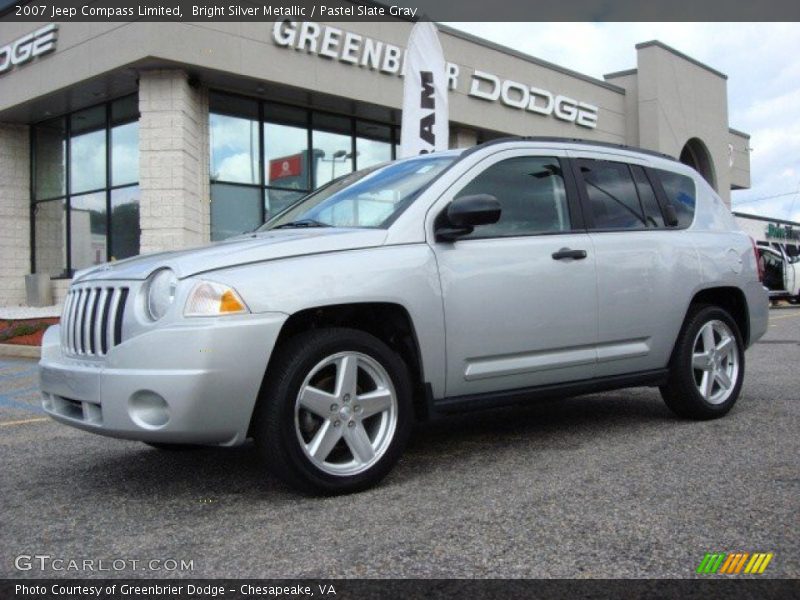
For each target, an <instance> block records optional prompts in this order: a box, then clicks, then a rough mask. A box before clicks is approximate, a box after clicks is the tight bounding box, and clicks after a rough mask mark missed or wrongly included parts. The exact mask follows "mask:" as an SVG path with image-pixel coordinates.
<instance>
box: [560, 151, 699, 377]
mask: <svg viewBox="0 0 800 600" xmlns="http://www.w3.org/2000/svg"><path fill="white" fill-rule="evenodd" d="M571 155H572V156H573V157H574V158H575V160H574V161H573V167H574V170H575V173H576V179H577V182H578V190H579V193H580V196H581V202H582V206H583V214H584V218H585V220H586V225H587V229H588V232H589V235H590V237H591V239H592V246H593V247H594V251H595V257H596V258H595V260H596V269H597V297H598V344H597V361H598V363H597V376H598V377H605V376H613V375H621V374H626V373H638V372H643V371H649V370H653V369H659V368H663V367H665V366H666V365H667V363H668V362H669V356H670V354H671V352H672V347H673V344H674V342H675V339H676V336H677V333H678V330H679V328H680V325H681V323H682V321H683V316H684V315H683V311H684V310H685V306H686V305H685V303H684V302H683V300H682V298H683V296H686V295H690V294H691V290H690V289H685V288H687V286H688V287H691V285H692V283H691V282H692V277H691V272H690V271H689V269H690V268H691V266H692V265H693V264H694V263H695V262H696V260H695V256H694V250H693V247H692V246H691V244H690V243H689V241H688V239H686V232H685V231H683V230H681V229H679V228H674V227H673V228H670V227H667V226H665V220H664V214H663V210H662V206H661V204H660V202H659V199H658V196H657V194H656V191H655V189H656V188H655V187H654V182H653V181H652V178H653V177H655V174H654V172H653V171H650V170H649V169H647V168H646V163H645V161H637V160H636V159H631V158H628V157H622V156H615V155H613V154H601V153H590V152H586V153H581V152H578V151H573V152H571Z"/></svg>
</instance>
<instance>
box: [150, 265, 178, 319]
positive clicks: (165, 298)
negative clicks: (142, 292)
mask: <svg viewBox="0 0 800 600" xmlns="http://www.w3.org/2000/svg"><path fill="white" fill-rule="evenodd" d="M177 287H178V278H177V277H176V276H175V273H173V272H172V271H171V270H170V269H159V270H158V271H156V272H155V273H153V274H152V275H150V278H149V279H148V281H147V314H148V315H150V318H151V319H153V320H154V321H158V320H159V319H160V318H161V317H163V316H164V315H165V314H167V310H168V309H169V307H170V306H171V305H172V302H173V301H174V300H175V289H176V288H177Z"/></svg>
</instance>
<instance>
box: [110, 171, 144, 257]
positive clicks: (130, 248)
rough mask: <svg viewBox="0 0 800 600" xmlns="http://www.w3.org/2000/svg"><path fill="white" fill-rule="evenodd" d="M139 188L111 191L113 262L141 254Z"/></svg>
mask: <svg viewBox="0 0 800 600" xmlns="http://www.w3.org/2000/svg"><path fill="white" fill-rule="evenodd" d="M140 235H141V230H140V225H139V186H138V185H134V186H130V187H124V188H119V189H116V190H111V257H110V258H111V260H122V259H123V258H128V257H131V256H136V255H137V254H139V237H140Z"/></svg>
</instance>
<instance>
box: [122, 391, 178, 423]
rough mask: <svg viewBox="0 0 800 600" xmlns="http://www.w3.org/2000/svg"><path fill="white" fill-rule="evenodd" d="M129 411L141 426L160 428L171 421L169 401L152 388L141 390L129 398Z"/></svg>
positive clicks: (134, 420)
mask: <svg viewBox="0 0 800 600" xmlns="http://www.w3.org/2000/svg"><path fill="white" fill-rule="evenodd" d="M128 413H129V414H130V415H131V419H132V420H133V422H134V423H136V424H137V425H138V426H139V427H143V428H144V429H160V428H161V427H164V426H165V425H166V424H167V423H169V406H168V405H167V401H166V400H164V398H162V397H161V396H159V395H158V394H156V393H155V392H151V391H150V390H139V391H138V392H136V393H135V394H134V395H133V396H131V397H130V399H129V400H128Z"/></svg>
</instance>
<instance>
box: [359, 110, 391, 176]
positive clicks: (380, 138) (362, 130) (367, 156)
mask: <svg viewBox="0 0 800 600" xmlns="http://www.w3.org/2000/svg"><path fill="white" fill-rule="evenodd" d="M389 160H392V129H391V127H388V126H386V125H378V124H376V123H366V122H364V121H357V122H356V168H358V169H364V168H366V167H371V166H372V165H377V164H378V163H382V162H386V161H389Z"/></svg>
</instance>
